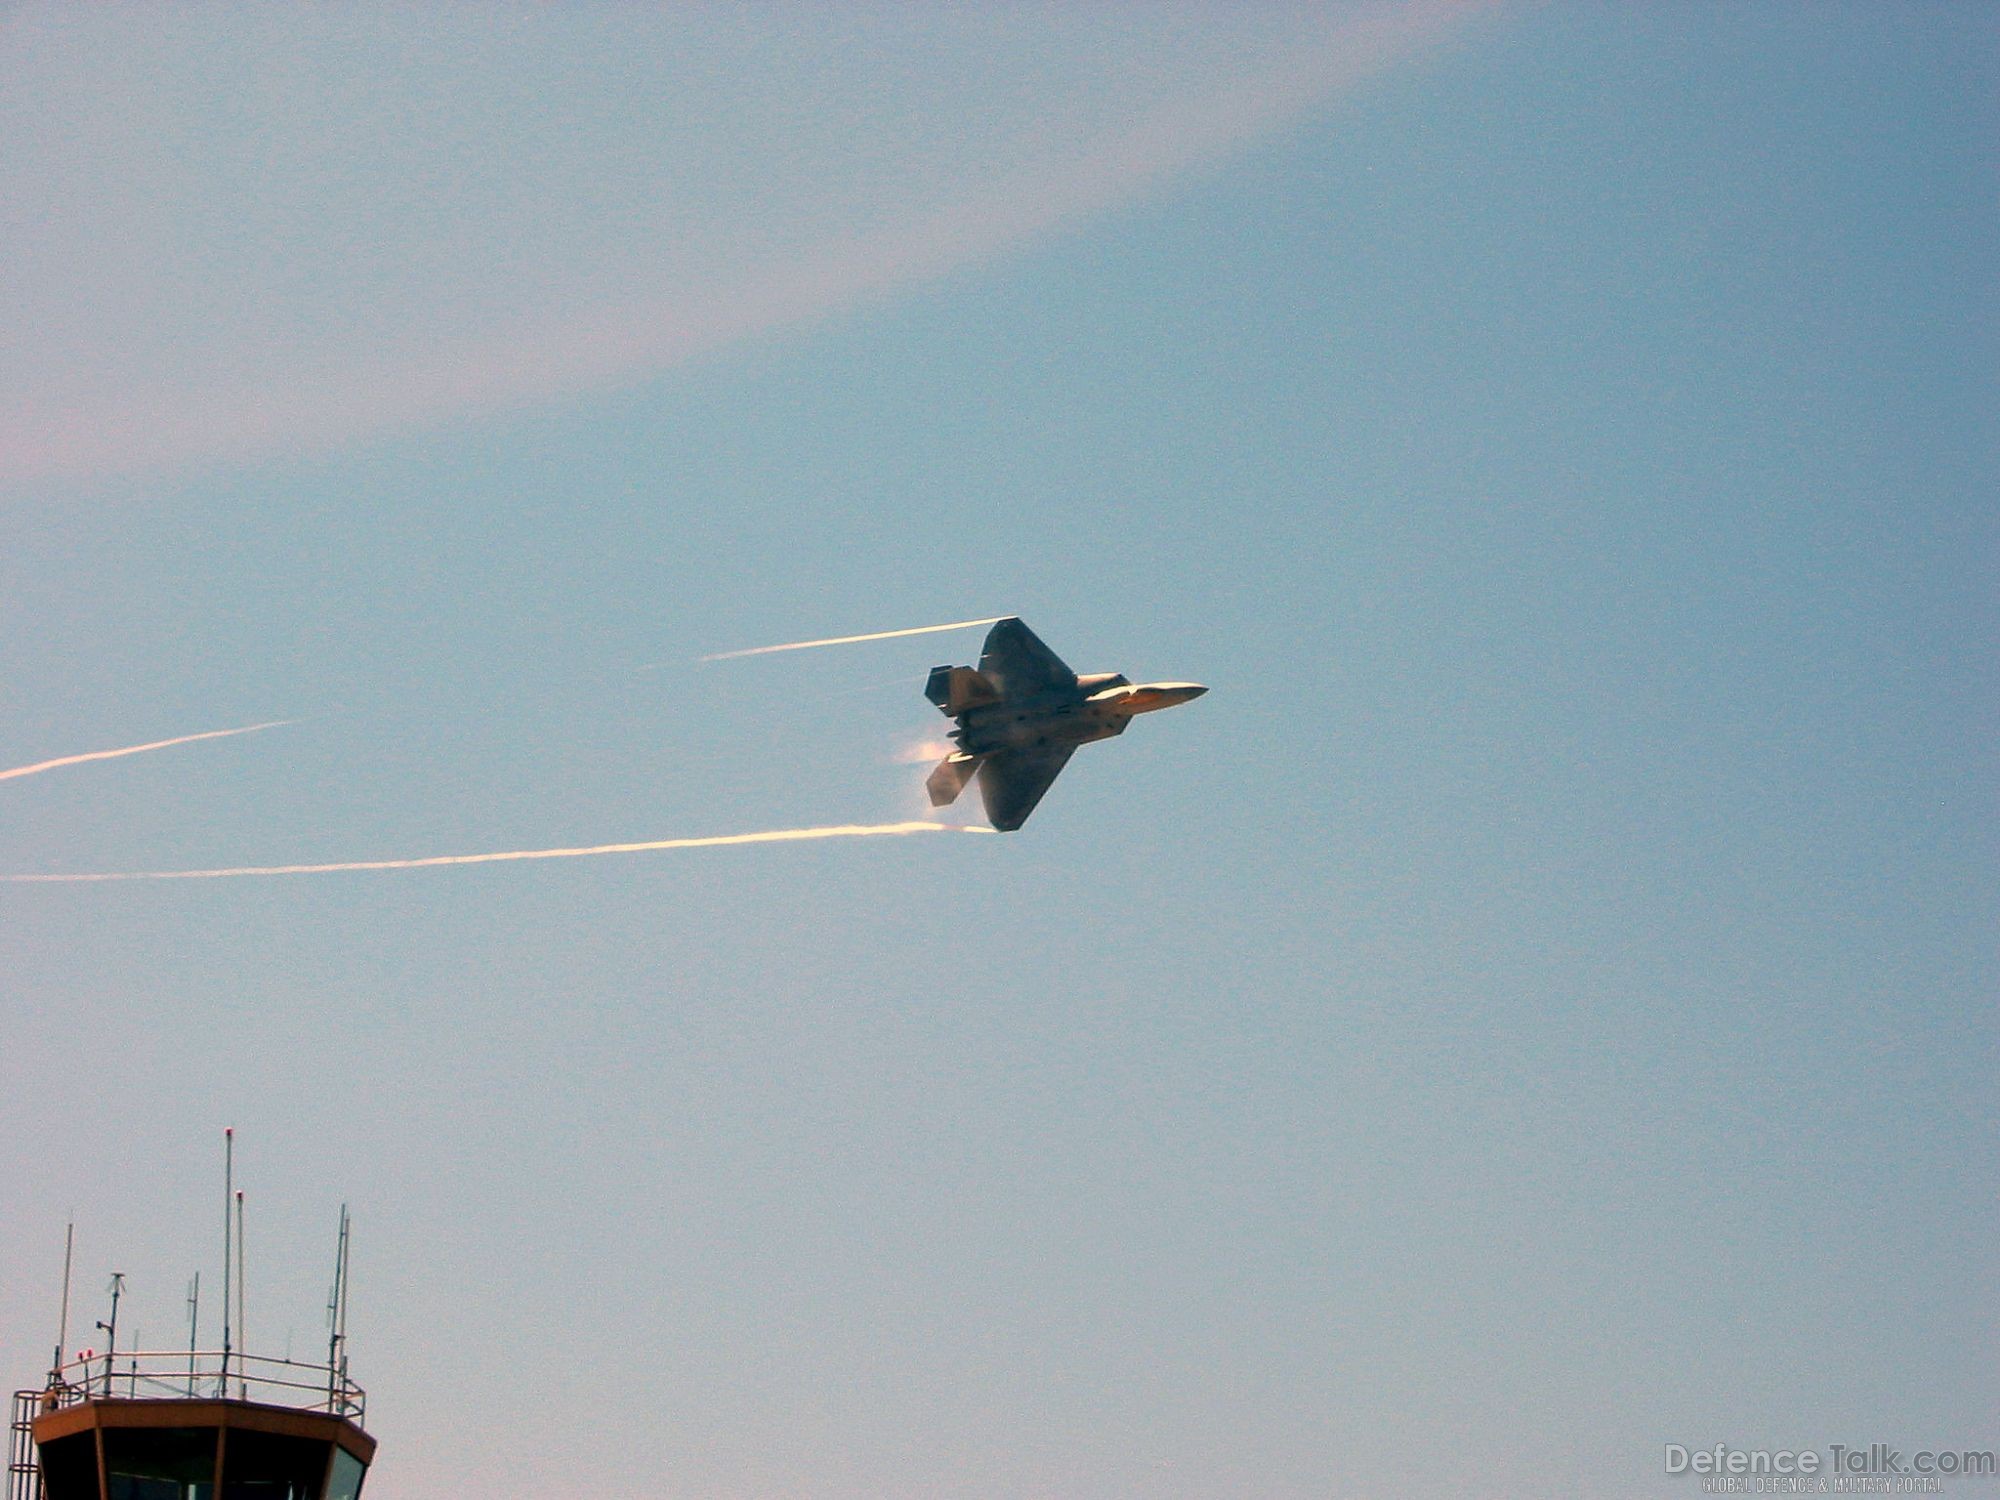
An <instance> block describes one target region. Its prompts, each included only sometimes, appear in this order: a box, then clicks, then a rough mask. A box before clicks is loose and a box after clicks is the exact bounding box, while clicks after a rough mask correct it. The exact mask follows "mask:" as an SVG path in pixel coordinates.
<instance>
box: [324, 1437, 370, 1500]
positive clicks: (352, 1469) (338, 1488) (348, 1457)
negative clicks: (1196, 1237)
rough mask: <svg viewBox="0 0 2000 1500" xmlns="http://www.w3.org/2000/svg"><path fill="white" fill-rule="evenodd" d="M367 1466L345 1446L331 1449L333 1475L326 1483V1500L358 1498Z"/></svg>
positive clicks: (366, 1473) (355, 1499) (354, 1499)
mask: <svg viewBox="0 0 2000 1500" xmlns="http://www.w3.org/2000/svg"><path fill="white" fill-rule="evenodd" d="M367 1477H368V1469H367V1466H366V1465H364V1464H363V1463H362V1462H361V1460H360V1459H358V1458H356V1457H355V1456H354V1455H353V1454H352V1453H349V1452H348V1451H347V1450H346V1449H345V1448H339V1447H336V1448H335V1449H334V1450H333V1477H332V1478H330V1479H329V1480H327V1483H326V1500H359V1496H360V1494H361V1481H362V1480H363V1479H365V1478H367Z"/></svg>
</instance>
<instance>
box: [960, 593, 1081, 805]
mask: <svg viewBox="0 0 2000 1500" xmlns="http://www.w3.org/2000/svg"><path fill="white" fill-rule="evenodd" d="M1023 628H1024V629H1025V628H1026V627H1023ZM1029 639H1031V640H1032V639H1034V638H1033V637H1032V636H1031V637H1029ZM1036 644H1037V645H1040V644H1041V643H1040V642H1039V641H1037V642H1036ZM1075 748H1076V747H1075V746H1074V745H1049V746H1046V747H1042V748H1038V749H1034V750H999V751H995V752H994V753H993V754H991V755H989V756H987V757H986V759H984V760H982V761H981V762H980V763H979V797H980V800H981V801H983V802H984V803H985V804H986V821H987V822H989V823H991V824H992V825H993V826H994V827H995V828H997V829H999V830H1000V831H1001V832H1003V833H1005V832H1007V831H1008V830H1010V829H1015V828H1019V827H1020V826H1021V825H1022V824H1023V823H1025V822H1027V821H1028V814H1029V813H1031V812H1033V811H1034V810H1035V804H1036V803H1037V802H1040V801H1041V800H1042V793H1044V792H1046V791H1047V790H1048V789H1049V786H1050V784H1051V783H1052V782H1054V780H1055V779H1056V777H1057V776H1058V775H1059V774H1061V772H1062V768H1063V767H1064V766H1065V765H1067V764H1068V763H1069V757H1070V752H1071V751H1072V750H1074V749H1075Z"/></svg>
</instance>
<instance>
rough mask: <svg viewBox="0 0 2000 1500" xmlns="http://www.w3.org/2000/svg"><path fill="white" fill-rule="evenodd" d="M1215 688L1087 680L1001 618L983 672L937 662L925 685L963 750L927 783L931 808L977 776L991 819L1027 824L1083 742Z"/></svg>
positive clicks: (1104, 676)
mask: <svg viewBox="0 0 2000 1500" xmlns="http://www.w3.org/2000/svg"><path fill="white" fill-rule="evenodd" d="M1207 691H1208V689H1207V688H1205V687H1203V686H1202V685H1201V684H1200V683H1198V682H1147V683H1139V684H1136V685H1135V684H1134V683H1132V682H1129V681H1127V680H1126V679H1125V678H1124V677H1123V676H1121V675H1120V674H1118V673H1117V672H1096V673H1093V674H1091V675H1089V676H1087V677H1079V676H1077V675H1076V673H1074V672H1072V671H1071V670H1070V669H1069V668H1068V667H1067V666H1065V665H1064V664H1063V660H1062V658H1061V657H1059V656H1057V655H1056V654H1055V652H1053V651H1051V650H1050V649H1049V648H1048V647H1047V646H1044V645H1043V644H1042V642H1041V640H1040V638H1039V637H1038V636H1036V634H1035V633H1034V631H1032V630H1030V629H1028V627H1027V626H1026V625H1024V624H1022V623H1021V622H1020V621H1019V620H1018V619H1014V618H1011V617H1010V618H1008V619H1005V620H1001V621H999V622H998V623H996V624H995V625H994V627H993V628H992V629H991V630H989V631H988V632H987V633H986V648H985V650H984V651H983V652H982V653H981V654H980V657H979V665H978V667H977V668H973V667H933V668H931V676H930V681H929V682H927V683H926V684H925V685H924V696H925V697H926V698H928V699H930V700H931V702H933V703H935V704H936V705H937V706H938V707H939V708H940V709H942V710H943V711H944V712H945V713H946V714H947V715H949V716H950V717H951V718H953V719H956V720H957V721H958V727H957V728H956V729H954V730H953V731H952V735H951V738H952V743H954V744H955V745H957V746H958V748H957V749H956V750H954V751H952V753H951V754H949V755H947V756H946V757H945V758H944V759H943V760H942V761H940V762H938V766H937V769H936V770H934V771H932V772H931V774H930V779H929V780H927V781H926V782H925V783H924V786H925V788H926V789H927V790H928V791H929V792H930V794H931V806H933V807H947V806H949V805H950V804H951V803H953V802H956V801H957V800H958V794H959V793H960V792H962V791H964V790H965V784H966V782H968V781H970V780H971V779H972V777H973V776H974V774H975V773H976V774H977V775H978V777H979V795H980V798H981V800H982V801H984V802H985V804H986V817H987V820H988V821H989V822H991V823H992V825H993V826H994V827H995V828H997V829H999V830H1000V831H1001V832H1003V833H1005V832H1008V831H1010V830H1012V829H1016V828H1019V827H1020V826H1021V825H1022V824H1023V823H1025V822H1027V821H1028V814H1029V813H1031V812H1033V811H1034V810H1035V804H1036V803H1037V802H1040V801H1041V800H1042V793H1044V792H1046V791H1047V790H1048V789H1049V784H1050V783H1051V782H1053V781H1054V780H1055V779H1056V776H1057V775H1058V774H1059V773H1060V772H1061V771H1062V768H1063V766H1064V765H1065V764H1066V763H1067V762H1068V760H1069V758H1070V754H1071V752H1073V751H1074V750H1075V749H1076V747H1077V746H1078V745H1087V744H1089V743H1090V742H1091V741H1092V740H1108V739H1110V738H1111V736H1113V735H1114V734H1123V733H1124V732H1125V726H1126V725H1127V724H1129V723H1131V722H1132V716H1133V715H1134V714H1145V713H1151V712H1152V711H1153V710H1154V709H1157V708H1172V707H1173V706H1174V705H1175V704H1176V703H1186V702H1188V701H1189V700H1190V699H1194V698H1199V697H1200V696H1201V695H1202V694H1203V693H1205V692H1207Z"/></svg>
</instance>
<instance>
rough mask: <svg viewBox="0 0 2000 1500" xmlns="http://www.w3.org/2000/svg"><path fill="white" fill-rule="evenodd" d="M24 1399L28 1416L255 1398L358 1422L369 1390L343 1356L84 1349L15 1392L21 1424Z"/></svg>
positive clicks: (15, 1410) (263, 1403)
mask: <svg viewBox="0 0 2000 1500" xmlns="http://www.w3.org/2000/svg"><path fill="white" fill-rule="evenodd" d="M24 1401H25V1402H27V1403H28V1405H29V1407H30V1408H31V1409H30V1411H29V1418H28V1420H29V1421H30V1422H32V1420H33V1419H34V1418H35V1417H38V1416H41V1415H42V1414H43V1413H45V1412H50V1411H60V1410H61V1409H63V1408H64V1407H69V1406H77V1405H80V1404H81V1403H83V1402H85V1401H254V1402H257V1403H259V1404H261V1405H265V1406H285V1407H290V1408H292V1409H293V1410H296V1411H319V1412H326V1413H328V1414H330V1415H332V1416H336V1417H345V1418H347V1419H348V1420H349V1421H351V1422H353V1423H354V1424H355V1425H356V1426H359V1425H361V1422H362V1419H363V1418H364V1417H365V1416H366V1415H367V1409H368V1395H367V1392H365V1391H363V1390H362V1389H361V1387H360V1386H358V1385H356V1384H355V1383H354V1382H353V1381H352V1380H351V1379H349V1378H348V1375H347V1369H346V1362H345V1361H344V1360H343V1361H342V1362H341V1363H340V1364H339V1365H327V1364H313V1363H310V1362H308V1361H304V1360H294V1359H272V1358H269V1357H267V1356H264V1355H257V1354H244V1353H241V1352H240V1351H237V1350H230V1351H228V1352H227V1353H225V1352H224V1351H222V1350H220V1349H197V1350H187V1349H134V1350H125V1349H121V1350H119V1351H117V1352H116V1353H115V1354H88V1353H87V1354H82V1355H79V1356H77V1357H76V1358H75V1359H72V1360H70V1361H69V1362H68V1363H67V1364H65V1365H63V1366H62V1367H61V1368H60V1369H56V1370H52V1371H51V1372H50V1373H49V1382H48V1384H47V1385H46V1386H44V1387H43V1388H42V1389H41V1390H39V1391H19V1392H16V1393H15V1396H14V1412H15V1418H16V1423H17V1428H18V1423H19V1420H20V1414H21V1411H22V1406H23V1402H24ZM30 1446H31V1448H32V1444H31V1445H30ZM8 1500H15V1497H14V1496H11V1495H10V1496H9V1497H8Z"/></svg>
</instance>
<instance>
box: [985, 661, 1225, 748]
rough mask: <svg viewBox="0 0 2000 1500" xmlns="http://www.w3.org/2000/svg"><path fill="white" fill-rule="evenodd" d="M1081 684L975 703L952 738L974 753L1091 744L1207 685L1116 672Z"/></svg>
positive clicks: (1103, 674)
mask: <svg viewBox="0 0 2000 1500" xmlns="http://www.w3.org/2000/svg"><path fill="white" fill-rule="evenodd" d="M1077 686H1078V688H1079V691H1077V692H1074V693H1045V694H1037V695H1035V696H1034V697H1032V698H1028V699H1024V700H1022V701H1018V702H1017V701H1014V700H1004V701H1002V702H999V703H989V704H983V705H981V706H979V707H976V708H969V709H967V710H966V711H965V712H964V713H962V714H960V715H959V716H958V728H957V729H956V730H954V731H953V733H952V736H951V737H952V740H953V742H954V743H956V744H957V745H958V747H959V749H961V750H963V751H964V752H965V753H966V754H968V755H990V754H992V753H993V752H994V751H996V750H1026V749H1033V748H1043V747H1046V746H1050V745H1088V744H1091V743H1093V742H1094V741H1097V740H1108V739H1110V738H1111V737H1112V736H1113V735H1118V734H1123V733H1124V732H1125V726H1126V725H1127V724H1130V723H1131V722H1132V719H1133V717H1134V716H1135V715H1137V714H1143V713H1152V712H1153V711H1155V710H1156V709H1162V708H1171V707H1172V706H1173V705H1175V704H1177V703H1186V702H1187V701H1188V700H1189V699H1191V698H1198V697H1200V696H1201V694H1202V693H1203V692H1205V691H1206V689H1204V688H1202V687H1200V686H1199V685H1197V684H1195V683H1192V682H1149V683H1141V684H1138V685H1134V684H1132V683H1129V682H1127V681H1126V680H1125V679H1124V678H1123V677H1120V676H1119V675H1118V674H1117V673H1115V672H1104V673H1099V674H1097V675H1096V676H1095V677H1085V678H1081V679H1079V681H1078V684H1077ZM1092 689H1095V690H1094V691H1093V690H1092Z"/></svg>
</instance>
